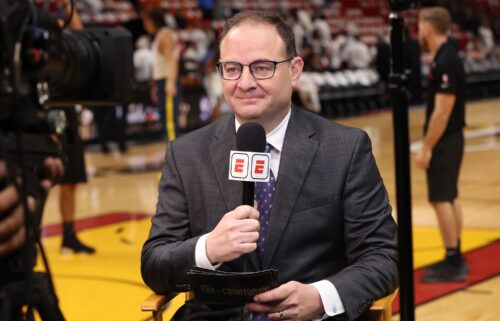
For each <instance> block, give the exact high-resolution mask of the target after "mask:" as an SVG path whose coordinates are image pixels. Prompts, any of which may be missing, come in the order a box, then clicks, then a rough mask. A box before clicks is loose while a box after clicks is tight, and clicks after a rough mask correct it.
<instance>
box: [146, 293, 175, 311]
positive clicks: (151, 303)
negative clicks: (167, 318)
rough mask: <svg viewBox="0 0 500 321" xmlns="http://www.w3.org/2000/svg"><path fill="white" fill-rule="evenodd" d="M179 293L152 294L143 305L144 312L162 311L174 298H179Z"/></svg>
mask: <svg viewBox="0 0 500 321" xmlns="http://www.w3.org/2000/svg"><path fill="white" fill-rule="evenodd" d="M177 294H178V293H170V294H168V295H163V294H156V293H153V294H151V295H150V296H149V297H148V298H147V299H146V300H144V302H143V303H142V305H141V310H142V311H154V312H156V311H162V310H163V307H164V306H165V304H167V303H168V302H170V301H171V300H172V299H173V298H175V297H176V296H177Z"/></svg>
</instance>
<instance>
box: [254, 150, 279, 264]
mask: <svg viewBox="0 0 500 321" xmlns="http://www.w3.org/2000/svg"><path fill="white" fill-rule="evenodd" d="M272 148H273V147H272V146H271V145H269V144H266V153H270V152H271V150H272ZM269 172H270V178H269V182H267V183H265V182H262V183H260V182H259V183H255V200H256V201H257V209H258V211H259V221H260V231H259V240H258V241H257V253H258V254H259V257H260V259H261V260H262V258H263V256H264V250H265V244H266V237H267V227H268V226H269V220H270V219H271V210H272V208H273V198H274V192H275V191H276V179H275V178H274V174H273V171H272V170H271V171H269Z"/></svg>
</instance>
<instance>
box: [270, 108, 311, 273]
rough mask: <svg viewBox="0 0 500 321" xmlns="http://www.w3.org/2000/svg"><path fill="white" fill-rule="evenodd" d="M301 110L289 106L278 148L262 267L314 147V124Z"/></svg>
mask: <svg viewBox="0 0 500 321" xmlns="http://www.w3.org/2000/svg"><path fill="white" fill-rule="evenodd" d="M302 113H303V112H302V111H298V110H296V108H292V114H291V117H290V122H289V123H288V128H287V131H286V135H285V141H284V143H283V149H282V151H281V159H280V169H279V174H278V180H277V181H276V192H275V195H274V200H273V209H272V211H271V220H270V222H269V228H268V234H267V241H266V249H265V252H264V258H263V268H268V267H269V266H270V265H271V263H272V259H273V257H274V254H275V252H276V249H277V248H278V245H279V242H280V240H281V235H282V234H283V231H284V230H285V228H286V225H287V223H288V219H289V217H290V214H291V213H292V210H293V208H294V205H295V202H294V200H296V199H297V197H298V195H299V193H300V190H301V189H302V184H303V183H304V180H305V178H306V175H307V172H308V171H309V167H310V166H311V163H312V160H313V159H314V155H315V153H316V149H317V147H318V141H317V140H315V139H312V138H311V137H312V136H313V135H314V133H315V131H314V128H313V127H312V126H311V125H310V124H309V123H308V122H307V121H306V120H305V119H304V116H303V115H302Z"/></svg>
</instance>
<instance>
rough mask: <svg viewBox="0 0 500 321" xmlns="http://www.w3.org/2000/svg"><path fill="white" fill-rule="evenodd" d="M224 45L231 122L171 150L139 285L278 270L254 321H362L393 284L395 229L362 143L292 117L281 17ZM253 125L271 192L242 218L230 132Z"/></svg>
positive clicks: (303, 116) (289, 57)
mask: <svg viewBox="0 0 500 321" xmlns="http://www.w3.org/2000/svg"><path fill="white" fill-rule="evenodd" d="M220 39H221V42H220V52H221V55H220V61H219V63H218V68H219V72H220V75H221V77H222V83H223V88H224V95H225V98H226V100H227V102H228V103H229V105H230V106H231V108H232V110H233V111H234V115H235V116H231V117H227V118H224V119H221V120H220V121H218V122H217V123H214V124H211V125H209V126H206V127H204V128H202V129H200V130H198V131H195V132H193V133H191V134H189V135H186V136H184V137H181V138H179V139H177V140H176V141H174V142H172V143H170V144H169V145H168V148H167V155H166V164H165V167H164V170H163V175H162V178H161V181H160V186H159V197H158V205H157V210H156V215H155V216H154V217H153V219H152V227H151V232H150V235H149V239H148V240H147V241H146V243H145V244H144V248H143V251H142V275H143V278H144V281H145V282H146V284H147V285H148V286H150V287H151V288H152V289H153V290H154V291H156V292H159V293H168V292H174V291H175V290H176V285H179V284H185V283H186V282H187V281H186V271H187V270H189V269H190V268H191V267H192V266H200V267H205V268H211V269H222V270H228V271H243V269H246V270H253V271H257V270H261V269H268V268H274V269H277V270H279V280H278V281H279V284H280V286H279V287H277V288H276V289H273V290H271V291H269V292H266V293H262V294H260V295H257V296H256V297H255V302H254V303H251V304H247V305H246V308H247V309H248V310H250V311H253V312H254V317H253V320H267V318H269V319H271V320H316V319H318V320H319V319H322V318H327V319H328V320H330V317H332V318H331V319H332V320H333V319H337V318H339V319H342V318H343V319H347V320H356V319H362V318H363V317H366V314H364V312H365V311H366V310H367V309H368V308H369V307H370V305H371V303H372V301H373V300H375V299H377V298H380V297H382V296H384V295H386V294H389V293H390V292H392V291H393V290H394V289H395V288H396V287H397V284H398V281H397V266H396V265H397V264H396V263H397V249H396V228H395V223H394V220H393V218H392V216H391V207H390V205H389V201H388V197H387V192H386V190H385V187H384V185H383V182H382V179H381V177H380V174H379V172H378V169H377V166H376V164H375V160H374V158H373V155H372V153H371V143H370V140H369V138H368V136H367V135H366V133H364V132H363V131H361V130H359V129H353V128H347V127H343V126H340V125H337V124H334V123H332V122H330V121H327V120H325V119H323V118H320V117H318V116H315V115H313V114H311V113H308V112H305V111H302V110H300V109H298V108H296V107H293V106H292V103H291V95H292V88H293V86H296V85H297V83H298V80H299V77H300V74H301V72H302V68H303V65H304V62H303V60H302V58H300V57H298V56H296V52H295V48H294V44H295V41H294V38H293V32H292V30H291V28H290V26H288V25H287V24H286V22H284V20H283V19H282V18H281V17H279V16H278V15H276V14H274V13H270V12H261V11H257V12H253V11H252V12H243V13H240V14H238V15H236V16H234V17H233V18H232V19H230V20H229V21H228V22H227V23H226V25H225V27H224V29H223V31H222V34H221V36H220ZM251 121H252V122H257V123H259V124H261V125H262V126H263V127H264V129H265V131H266V139H267V143H268V146H267V148H268V149H269V150H270V152H271V165H270V167H271V172H272V177H274V180H275V181H274V182H273V185H272V188H270V189H269V195H268V196H269V197H268V199H265V200H264V201H262V202H261V203H266V204H265V205H266V206H264V205H263V204H257V206H258V207H257V208H258V209H260V213H259V211H258V210H257V209H256V208H252V207H250V206H239V205H240V204H241V200H242V184H241V182H236V181H230V180H228V173H229V153H230V151H231V150H236V138H235V137H236V135H235V134H236V130H237V128H238V127H239V126H240V125H241V124H243V123H246V122H251ZM268 187H269V186H268ZM259 189H260V187H259V186H256V197H257V195H258V191H259ZM259 195H260V194H259ZM266 197H267V192H266ZM268 201H269V202H268ZM269 203H271V204H269ZM264 241H265V243H264ZM263 244H265V246H263ZM258 248H259V249H258ZM256 249H258V251H256Z"/></svg>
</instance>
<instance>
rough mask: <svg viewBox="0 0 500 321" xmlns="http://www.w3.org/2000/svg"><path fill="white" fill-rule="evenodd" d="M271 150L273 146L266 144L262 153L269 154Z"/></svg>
mask: <svg viewBox="0 0 500 321" xmlns="http://www.w3.org/2000/svg"><path fill="white" fill-rule="evenodd" d="M261 146H262V145H261ZM272 150H273V146H272V145H271V144H269V143H267V144H266V150H265V151H264V152H266V153H270V152H271V151H272Z"/></svg>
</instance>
